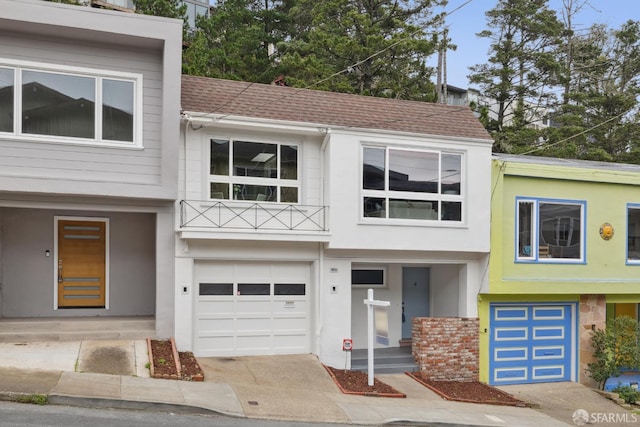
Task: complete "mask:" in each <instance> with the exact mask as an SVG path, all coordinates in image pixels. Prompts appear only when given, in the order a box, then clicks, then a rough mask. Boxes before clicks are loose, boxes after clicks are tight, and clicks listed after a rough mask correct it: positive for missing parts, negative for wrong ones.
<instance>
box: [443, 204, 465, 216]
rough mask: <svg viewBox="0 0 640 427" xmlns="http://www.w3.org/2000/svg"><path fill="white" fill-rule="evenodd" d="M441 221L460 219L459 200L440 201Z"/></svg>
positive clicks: (460, 208) (460, 206)
mask: <svg viewBox="0 0 640 427" xmlns="http://www.w3.org/2000/svg"><path fill="white" fill-rule="evenodd" d="M442 220H443V221H462V203H461V202H442Z"/></svg>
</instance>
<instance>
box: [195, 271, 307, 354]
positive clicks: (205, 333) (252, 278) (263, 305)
mask: <svg viewBox="0 0 640 427" xmlns="http://www.w3.org/2000/svg"><path fill="white" fill-rule="evenodd" d="M309 278H310V268H309V264H303V263H281V264H280V263H277V264H266V263H213V262H200V263H196V266H195V279H196V283H195V284H196V292H195V294H196V296H195V298H196V301H195V325H194V332H195V337H194V347H195V349H194V353H195V354H196V356H203V357H207V356H209V357H211V356H248V355H269V354H304V353H309V349H310V344H309V343H310V334H309V330H310V322H309V317H310V316H309V294H310V292H309V291H310V289H309Z"/></svg>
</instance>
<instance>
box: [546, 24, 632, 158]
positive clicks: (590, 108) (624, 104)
mask: <svg viewBox="0 0 640 427" xmlns="http://www.w3.org/2000/svg"><path fill="white" fill-rule="evenodd" d="M639 78H640V23H638V22H637V21H628V22H627V23H625V24H623V25H622V27H621V28H620V29H619V30H616V31H610V30H608V29H607V27H605V26H604V25H594V26H592V27H591V28H590V29H589V31H588V32H587V33H586V34H585V35H584V37H581V38H578V39H576V40H575V41H574V46H573V66H572V68H571V74H570V78H569V82H568V85H567V87H568V91H567V92H566V100H565V102H564V103H563V104H562V105H559V106H558V108H557V112H556V114H555V118H554V120H555V122H556V123H557V124H558V125H559V126H560V127H559V128H557V129H551V130H550V131H549V132H548V144H549V145H550V146H551V147H552V148H551V149H545V150H544V151H542V153H543V154H545V155H549V154H552V155H553V154H556V155H558V154H560V155H562V156H563V157H574V158H581V159H590V160H601V161H621V162H630V163H640V144H639V143H638V141H639V139H640V121H639V120H640V116H639V110H638V106H637V99H638V95H640V85H639V83H640V82H639ZM572 135H578V136H576V137H573V138H571V144H567V146H566V147H557V148H555V145H558V142H559V141H562V140H563V139H566V138H568V137H570V136H572ZM562 145H565V144H562Z"/></svg>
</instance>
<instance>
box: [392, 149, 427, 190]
mask: <svg viewBox="0 0 640 427" xmlns="http://www.w3.org/2000/svg"><path fill="white" fill-rule="evenodd" d="M438 157H439V156H438V153H423V152H419V151H401V150H389V190H394V191H411V192H419V193H437V192H438V191H439V189H438V181H439V171H440V167H439V158H438Z"/></svg>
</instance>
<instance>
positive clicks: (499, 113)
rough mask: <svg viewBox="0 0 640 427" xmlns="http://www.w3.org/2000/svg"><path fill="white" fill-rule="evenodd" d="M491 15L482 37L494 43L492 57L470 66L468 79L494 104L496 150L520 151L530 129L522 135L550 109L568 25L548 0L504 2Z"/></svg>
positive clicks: (492, 126)
mask: <svg viewBox="0 0 640 427" xmlns="http://www.w3.org/2000/svg"><path fill="white" fill-rule="evenodd" d="M486 16H487V25H488V27H489V28H488V29H487V30H484V31H482V32H480V33H479V34H478V36H480V37H487V38H489V39H490V40H491V45H490V52H491V53H490V57H489V59H488V62H487V63H486V64H478V65H475V66H473V67H471V71H472V73H471V75H470V76H469V78H470V81H471V83H475V84H478V85H479V86H480V88H481V92H482V93H483V95H484V97H485V98H486V99H489V100H491V101H490V102H491V103H493V104H494V105H493V106H492V108H491V109H492V110H493V114H492V117H490V121H489V127H488V130H489V131H490V132H493V134H494V136H495V137H496V147H495V149H496V150H497V151H517V147H518V146H521V145H523V144H524V145H526V144H528V143H529V141H530V139H529V138H530V137H531V135H530V133H531V132H530V131H528V130H526V131H524V133H525V135H524V137H523V136H522V135H520V134H521V133H522V131H523V130H524V129H526V128H527V127H528V126H529V125H530V124H531V123H532V122H534V121H536V120H539V119H540V118H541V112H540V109H541V107H544V106H545V105H546V104H547V99H548V97H549V92H548V89H549V87H550V86H551V85H552V84H553V83H554V82H555V75H556V70H557V69H558V62H557V57H556V55H555V52H556V49H557V46H558V45H559V41H560V36H561V35H562V33H563V25H562V23H561V22H560V21H559V20H558V19H557V16H556V14H555V12H554V11H552V10H550V9H549V8H548V5H547V0H499V2H498V4H497V6H496V7H495V8H494V9H491V10H489V11H488V12H486ZM506 126H509V127H511V129H510V137H509V138H507V136H508V135H507V134H503V133H502V132H503V131H504V130H505V127H506ZM534 140H535V138H534ZM514 145H515V147H514Z"/></svg>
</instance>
